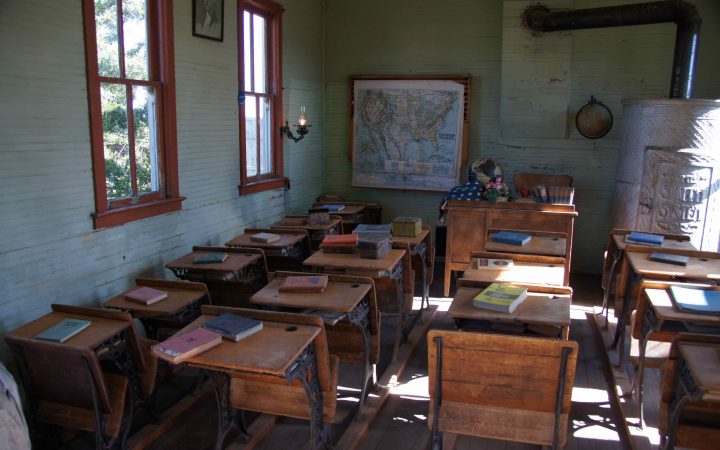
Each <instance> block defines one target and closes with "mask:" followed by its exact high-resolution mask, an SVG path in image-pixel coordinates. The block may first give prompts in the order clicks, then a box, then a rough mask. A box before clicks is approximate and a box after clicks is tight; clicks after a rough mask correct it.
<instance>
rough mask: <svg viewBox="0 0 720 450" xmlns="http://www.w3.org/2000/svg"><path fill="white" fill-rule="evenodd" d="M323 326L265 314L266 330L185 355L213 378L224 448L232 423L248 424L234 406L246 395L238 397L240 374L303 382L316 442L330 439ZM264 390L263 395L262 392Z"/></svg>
mask: <svg viewBox="0 0 720 450" xmlns="http://www.w3.org/2000/svg"><path fill="white" fill-rule="evenodd" d="M213 317H214V315H205V314H203V315H201V316H200V317H198V318H197V319H195V320H194V321H193V322H192V323H191V324H190V325H188V326H187V327H185V328H183V329H182V330H181V332H185V331H189V330H192V329H195V328H197V327H199V326H201V325H202V324H203V323H205V322H207V321H208V320H210V319H212V318H213ZM322 332H323V331H322V328H320V327H316V326H310V325H302V324H293V325H291V326H290V325H288V323H281V322H273V321H266V320H263V329H262V330H260V331H258V332H256V333H253V334H252V335H250V336H248V337H246V338H244V339H241V340H240V341H238V342H232V341H229V340H227V339H223V340H222V343H221V344H220V345H218V346H216V347H213V348H211V349H209V350H207V351H205V352H202V353H200V354H198V355H195V356H193V357H191V358H189V359H187V360H186V361H185V362H186V364H188V365H189V366H193V367H198V368H201V369H204V370H205V371H206V373H207V374H208V375H209V377H210V379H211V380H212V382H213V385H214V388H215V399H216V401H217V407H218V422H219V423H218V434H217V440H216V441H215V449H216V450H220V449H221V448H222V443H223V441H224V439H225V436H226V435H227V433H228V432H229V431H230V430H231V429H233V428H239V429H240V431H241V432H243V433H244V432H245V430H244V425H243V424H242V422H241V421H240V420H239V419H238V417H237V415H236V414H235V412H234V411H233V404H235V403H238V402H241V401H242V399H236V398H235V395H234V394H233V392H232V386H233V383H234V382H235V381H234V380H235V379H240V380H242V379H250V380H252V379H253V378H259V377H268V376H269V377H271V378H276V379H277V382H278V383H281V384H282V383H285V384H290V383H292V382H300V383H302V384H303V386H304V387H305V392H306V395H307V401H308V404H309V405H310V410H311V414H310V430H311V448H315V447H316V446H318V444H320V443H321V442H323V441H326V440H327V439H328V436H327V433H326V431H327V430H326V426H325V423H324V422H323V413H322V409H323V394H322V391H320V387H319V385H318V382H317V376H318V375H317V374H318V360H317V356H316V355H317V354H316V346H315V341H316V338H317V337H318V336H319V335H320V334H321V333H322ZM318 351H320V350H319V349H318ZM258 394H259V395H261V396H262V395H263V393H262V392H261V393H258ZM265 395H266V396H272V390H269V389H268V390H267V391H266V394H265ZM284 401H289V400H288V399H284ZM332 401H335V399H332Z"/></svg>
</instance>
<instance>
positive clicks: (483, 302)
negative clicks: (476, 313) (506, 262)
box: [473, 283, 527, 313]
mask: <svg viewBox="0 0 720 450" xmlns="http://www.w3.org/2000/svg"><path fill="white" fill-rule="evenodd" d="M525 297H527V289H526V288H521V287H515V286H510V285H507V284H500V283H493V284H491V285H490V286H488V287H486V288H485V289H484V290H483V291H482V292H480V293H479V294H477V295H476V296H475V297H473V304H474V305H475V306H476V307H478V308H483V309H489V310H492V311H498V312H505V313H511V312H513V311H514V310H515V308H517V306H518V305H519V304H520V303H521V302H522V301H523V300H525Z"/></svg>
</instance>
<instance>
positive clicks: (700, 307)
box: [670, 286, 720, 330]
mask: <svg viewBox="0 0 720 450" xmlns="http://www.w3.org/2000/svg"><path fill="white" fill-rule="evenodd" d="M670 295H671V296H672V299H673V300H674V301H675V305H676V306H677V308H678V309H680V310H683V311H690V312H699V313H711V314H720V291H709V290H705V289H701V288H689V287H683V286H670ZM716 330H717V328H716Z"/></svg>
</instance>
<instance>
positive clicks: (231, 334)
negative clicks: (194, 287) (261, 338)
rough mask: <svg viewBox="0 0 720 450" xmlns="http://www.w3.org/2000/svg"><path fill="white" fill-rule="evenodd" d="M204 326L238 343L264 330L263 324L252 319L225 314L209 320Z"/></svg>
mask: <svg viewBox="0 0 720 450" xmlns="http://www.w3.org/2000/svg"><path fill="white" fill-rule="evenodd" d="M202 326H203V328H205V329H208V330H210V331H213V332H215V333H218V334H221V335H222V337H224V338H226V339H230V340H231V341H235V342H237V341H239V340H240V339H242V338H244V337H246V336H250V335H251V334H253V333H255V332H257V331H260V330H262V328H263V323H262V322H261V321H259V320H256V319H251V318H250V317H245V316H239V315H237V314H231V313H225V314H221V315H219V316H217V317H215V318H214V319H210V320H208V321H207V322H205V323H204V324H203V325H202Z"/></svg>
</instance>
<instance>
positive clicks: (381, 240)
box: [358, 233, 392, 259]
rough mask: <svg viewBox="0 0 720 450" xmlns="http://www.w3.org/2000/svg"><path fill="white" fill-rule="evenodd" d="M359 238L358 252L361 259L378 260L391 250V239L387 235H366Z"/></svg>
mask: <svg viewBox="0 0 720 450" xmlns="http://www.w3.org/2000/svg"><path fill="white" fill-rule="evenodd" d="M359 236H360V237H359V238H358V252H359V253H360V257H361V258H369V259H380V258H382V257H384V256H385V255H387V254H388V253H390V249H392V238H391V236H390V235H389V234H380V233H367V234H361V235H359Z"/></svg>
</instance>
